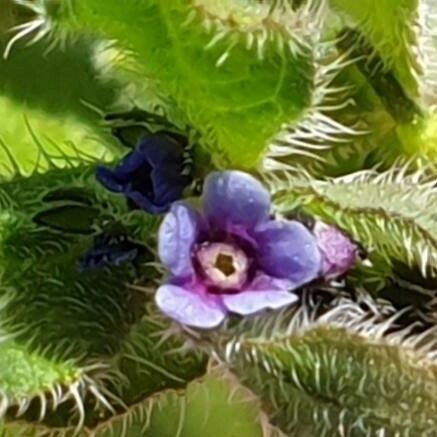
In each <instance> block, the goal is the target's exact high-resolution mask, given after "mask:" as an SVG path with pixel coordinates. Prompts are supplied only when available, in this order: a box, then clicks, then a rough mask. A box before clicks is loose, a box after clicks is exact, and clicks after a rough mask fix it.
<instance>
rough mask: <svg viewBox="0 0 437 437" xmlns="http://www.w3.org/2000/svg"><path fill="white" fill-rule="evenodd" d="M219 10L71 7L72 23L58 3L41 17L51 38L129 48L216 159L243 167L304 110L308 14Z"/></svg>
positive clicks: (281, 9)
mask: <svg viewBox="0 0 437 437" xmlns="http://www.w3.org/2000/svg"><path fill="white" fill-rule="evenodd" d="M229 6H230V4H229V3H228V2H227V1H220V2H216V1H214V2H213V1H202V2H200V3H196V2H191V1H190V2H186V1H181V0H178V1H174V2H171V3H169V2H168V1H161V0H153V1H151V0H147V1H146V0H144V1H137V2H127V3H125V4H121V3H120V2H117V1H112V0H111V1H101V0H92V1H86V2H85V1H76V2H75V4H74V17H73V15H69V11H68V8H66V7H65V6H62V5H61V6H60V8H59V9H58V10H56V11H54V12H53V13H51V14H50V18H51V20H52V23H53V26H54V27H55V28H56V29H58V30H59V32H61V33H62V32H63V31H67V32H68V31H73V32H84V31H89V30H92V31H94V32H96V33H98V34H100V35H103V36H104V37H105V38H108V39H116V40H118V41H119V45H120V46H121V47H122V48H124V49H125V51H131V52H132V51H133V52H134V55H135V59H136V69H137V71H138V73H139V74H141V75H142V76H143V77H146V78H150V79H151V80H152V81H153V82H156V84H157V86H158V88H159V89H160V90H161V92H162V94H163V95H166V96H169V97H170V98H171V99H172V100H173V101H175V102H176V104H177V105H178V106H179V108H181V109H182V110H183V111H184V112H185V113H186V114H187V116H188V119H189V122H190V124H192V125H193V126H194V128H195V129H196V130H198V131H199V132H200V133H202V134H203V140H204V143H205V144H206V145H208V146H209V147H211V149H212V150H214V153H215V154H216V157H217V159H219V158H220V154H219V152H218V151H217V149H218V150H220V151H221V152H222V153H224V154H225V156H226V158H227V159H228V160H229V161H230V163H231V164H232V165H235V166H243V167H248V168H253V167H254V166H255V165H256V164H257V163H258V160H259V159H260V154H261V153H262V152H263V151H264V150H265V148H266V147H267V146H268V144H269V142H270V141H271V140H272V139H273V137H274V136H275V135H277V134H278V133H279V131H280V130H281V129H282V127H283V124H284V123H291V122H293V121H295V120H297V119H298V118H299V117H300V115H301V114H302V112H303V111H304V110H305V109H306V108H307V107H308V105H309V104H310V97H311V92H312V78H313V74H314V71H313V66H312V62H311V57H312V52H311V49H310V48H308V47H307V43H308V42H309V38H310V37H309V35H310V34H311V32H310V31H309V29H310V28H311V26H312V23H313V20H315V19H316V18H317V13H316V12H315V9H317V8H316V7H314V8H313V9H311V8H308V9H305V8H304V9H302V10H301V11H298V12H296V11H293V10H292V9H291V8H290V7H288V6H286V5H281V4H278V5H276V6H275V7H273V8H271V7H270V6H268V5H267V4H266V5H260V4H259V3H257V2H253V3H252V2H240V1H239V2H236V3H235V4H233V5H232V8H231V9H229ZM144 17H147V18H146V19H145V18H144ZM234 21H235V23H234ZM302 21H303V22H305V24H306V25H305V26H301V25H300V24H299V25H298V23H301V22H302ZM145 23H147V24H146V25H145Z"/></svg>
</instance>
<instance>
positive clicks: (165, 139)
mask: <svg viewBox="0 0 437 437" xmlns="http://www.w3.org/2000/svg"><path fill="white" fill-rule="evenodd" d="M137 150H138V151H139V152H140V153H142V154H143V155H144V156H145V157H147V160H148V162H149V163H150V165H151V166H152V167H154V168H155V167H157V166H162V165H165V164H167V163H169V164H172V165H180V166H182V164H183V153H184V149H183V147H182V146H181V145H180V144H178V143H177V142H176V140H175V139H174V138H171V137H169V136H167V135H162V134H155V135H149V136H145V137H144V138H142V139H141V140H140V143H139V145H138V149H137Z"/></svg>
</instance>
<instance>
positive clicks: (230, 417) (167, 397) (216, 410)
mask: <svg viewBox="0 0 437 437" xmlns="http://www.w3.org/2000/svg"><path fill="white" fill-rule="evenodd" d="M260 421H261V416H260V412H259V405H258V402H257V400H256V398H255V397H253V395H251V393H250V392H249V391H248V390H246V389H244V388H242V387H241V386H240V385H239V384H238V382H237V381H236V380H234V378H232V377H230V376H229V375H226V374H225V372H223V371H221V372H220V373H216V374H214V373H213V374H211V375H208V376H206V377H204V378H203V379H201V380H196V381H194V382H192V383H190V384H189V385H188V387H187V389H186V391H185V393H177V392H174V391H168V392H164V393H163V394H160V395H158V396H155V397H154V398H151V399H149V400H147V401H145V402H143V403H140V404H138V405H136V406H134V407H133V408H132V409H131V411H129V412H128V413H127V414H124V415H122V416H120V417H115V418H113V419H111V420H110V421H109V422H108V423H105V424H103V425H101V426H99V427H98V428H97V429H96V430H95V435H96V436H98V437H109V436H119V435H122V433H123V432H125V435H126V437H128V436H129V437H136V436H139V435H142V436H144V437H155V436H158V435H159V436H160V437H174V436H180V437H201V436H205V435H213V436H214V437H245V436H247V437H258V436H259V437H262V435H263V432H262V426H261V423H260Z"/></svg>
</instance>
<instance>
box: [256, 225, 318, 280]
mask: <svg viewBox="0 0 437 437" xmlns="http://www.w3.org/2000/svg"><path fill="white" fill-rule="evenodd" d="M256 239H257V242H258V254H257V256H258V262H259V265H260V267H261V269H262V270H263V271H264V272H265V273H267V274H268V275H270V276H274V277H277V278H283V279H288V280H290V281H292V282H293V283H294V286H295V287H300V286H301V285H304V284H306V283H308V282H311V281H312V280H314V279H315V278H316V277H317V276H318V275H319V274H320V271H321V268H322V255H321V253H320V250H319V248H318V247H317V242H316V239H315V238H314V236H313V234H312V233H311V232H310V231H309V230H308V229H307V228H306V227H305V226H304V225H303V224H302V223H300V222H297V221H289V220H286V221H271V222H269V223H266V224H264V225H261V226H259V227H258V229H257V233H256Z"/></svg>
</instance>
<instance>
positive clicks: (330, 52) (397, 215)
mask: <svg viewBox="0 0 437 437" xmlns="http://www.w3.org/2000/svg"><path fill="white" fill-rule="evenodd" d="M434 3H435V2H434V1H433V0H362V1H359V2H358V1H356V2H353V1H346V0H329V1H328V0H270V1H267V0H171V1H170V0H124V1H119V0H0V47H1V50H0V51H1V52H3V53H4V57H3V59H1V60H0V120H1V123H0V420H1V424H0V435H2V436H5V437H15V436H25V437H33V436H74V435H81V436H82V435H83V436H99V437H100V436H105V437H106V436H117V437H118V436H132V437H134V436H143V435H144V436H151V437H156V436H159V437H166V436H168V437H173V436H178V437H196V436H203V435H211V436H214V437H233V436H234V437H237V436H238V437H245V436H250V437H255V436H263V437H276V436H277V437H279V436H284V435H286V436H315V435H317V436H319V435H320V436H322V435H327V436H333V435H342V436H343V435H344V436H361V435H363V436H364V435H370V436H373V435H374V436H380V435H389V436H391V435H393V436H394V435H414V436H415V435H429V436H432V435H436V433H437V431H436V430H437V423H436V421H437V419H436V417H437V415H436V412H437V382H436V357H437V354H436V346H435V344H436V339H437V337H436V328H435V326H436V318H437V298H436V293H437V279H436V276H437V191H436V190H437V182H436V174H437V173H436V168H435V163H436V158H437V116H436V111H435V107H436V103H437V71H436V65H437V36H436V34H435V28H436V27H437V6H436V5H435V4H434ZM150 114H155V116H154V117H150ZM168 124H171V125H172V126H173V127H174V129H176V130H177V131H178V132H180V133H183V134H184V135H187V136H188V137H189V139H190V143H191V144H192V145H193V148H192V158H193V165H192V173H193V176H194V178H195V180H196V181H198V182H201V180H202V178H203V177H204V175H205V174H206V173H207V172H208V171H209V170H211V169H213V168H219V169H223V168H240V169H245V170H247V171H250V172H253V173H255V174H256V175H257V176H258V177H260V178H261V179H262V180H263V181H264V182H265V184H266V185H267V186H268V187H269V189H270V191H271V192H272V195H273V198H274V206H275V210H276V212H278V213H281V214H284V215H286V216H298V217H302V216H303V217H311V218H319V219H323V220H324V221H326V222H328V223H332V224H335V225H337V226H339V227H341V228H342V229H344V230H345V231H347V232H348V233H349V234H350V235H351V236H352V237H353V238H354V239H355V240H356V241H357V242H359V244H360V245H361V246H362V247H363V249H364V250H365V251H366V252H367V260H366V262H364V263H361V264H360V265H359V266H357V267H356V268H355V269H354V270H353V271H352V272H351V273H350V274H349V275H348V277H347V278H346V279H344V280H343V281H342V282H341V283H340V284H339V283H337V284H324V285H319V286H317V287H315V288H314V287H313V288H312V289H311V290H303V291H302V298H301V302H300V304H299V306H297V307H295V308H291V309H287V310H284V311H282V312H280V313H279V314H270V313H266V314H260V315H258V316H256V317H252V318H247V319H245V320H240V319H237V318H235V319H232V320H229V321H228V322H227V323H226V324H225V325H224V326H222V327H221V328H220V329H218V330H217V331H214V332H193V331H187V330H183V329H181V327H178V326H174V325H172V324H171V323H170V322H169V321H168V320H167V319H165V318H164V317H163V316H162V315H160V314H159V313H158V311H157V309H156V308H155V306H154V303H153V292H154V290H155V289H156V286H157V284H159V282H160V280H161V277H162V271H161V270H160V268H159V266H157V264H156V263H155V262H154V261H155V256H156V255H155V249H154V248H155V245H156V241H155V238H156V230H157V226H158V225H159V218H156V217H150V216H148V215H146V214H144V213H140V212H138V211H132V210H130V209H129V208H128V207H127V205H126V203H125V201H124V199H123V198H121V197H119V196H117V195H113V194H111V193H109V192H107V191H106V190H104V189H103V188H102V187H101V186H100V185H99V184H98V183H97V182H96V180H95V177H94V169H95V166H96V165H98V164H101V163H113V162H116V161H117V160H119V159H120V158H121V157H122V156H124V155H125V154H126V153H127V152H128V151H129V149H128V148H127V147H126V144H122V143H121V142H120V141H119V139H120V135H121V136H122V137H123V138H124V139H125V140H127V142H128V143H130V144H134V143H135V141H136V140H137V138H138V137H139V136H140V135H142V134H143V133H144V132H146V131H150V130H151V131H154V130H156V129H159V128H160V127H162V126H164V125H165V126H167V125H168ZM115 133H116V134H117V135H114V134H115ZM125 142H126V141H125ZM101 232H122V233H123V234H126V235H129V236H130V237H131V238H132V239H135V240H137V241H141V242H142V243H143V244H145V245H146V246H147V247H148V248H149V251H148V253H147V254H145V255H144V257H143V258H141V260H140V262H139V264H138V265H135V266H132V265H124V266H120V267H104V268H102V269H99V270H95V271H84V272H83V271H81V270H80V269H79V268H78V263H79V260H80V258H81V256H82V255H83V253H84V252H86V250H87V249H89V248H90V247H91V246H92V245H93V241H94V238H95V236H96V235H98V234H99V233H101Z"/></svg>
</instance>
